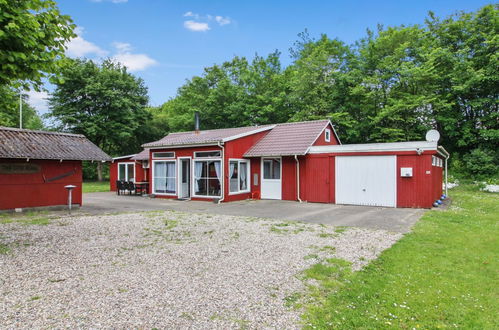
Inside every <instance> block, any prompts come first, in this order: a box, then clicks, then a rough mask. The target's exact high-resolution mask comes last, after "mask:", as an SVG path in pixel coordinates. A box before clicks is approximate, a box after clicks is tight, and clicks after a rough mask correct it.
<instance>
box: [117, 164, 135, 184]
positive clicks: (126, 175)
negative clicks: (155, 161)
mask: <svg viewBox="0 0 499 330" xmlns="http://www.w3.org/2000/svg"><path fill="white" fill-rule="evenodd" d="M130 164H132V165H133V182H135V162H119V163H118V173H116V178H117V179H118V181H123V180H121V179H120V166H121V165H124V166H125V177H126V180H124V181H126V182H128V181H130V176H129V175H128V165H130Z"/></svg>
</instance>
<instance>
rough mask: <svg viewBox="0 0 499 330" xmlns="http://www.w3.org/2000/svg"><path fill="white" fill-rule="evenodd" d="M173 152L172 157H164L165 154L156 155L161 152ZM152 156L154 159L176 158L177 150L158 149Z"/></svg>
mask: <svg viewBox="0 0 499 330" xmlns="http://www.w3.org/2000/svg"><path fill="white" fill-rule="evenodd" d="M167 152H168V153H172V154H173V156H171V157H163V156H156V154H161V153H167ZM152 158H154V159H174V158H175V151H157V152H153V153H152Z"/></svg>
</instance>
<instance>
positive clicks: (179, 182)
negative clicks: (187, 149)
mask: <svg viewBox="0 0 499 330" xmlns="http://www.w3.org/2000/svg"><path fill="white" fill-rule="evenodd" d="M186 159H188V160H189V168H190V171H189V175H190V178H189V183H190V185H189V199H191V196H193V193H194V184H193V183H192V181H193V180H194V176H193V171H192V166H193V165H194V163H193V162H192V157H191V156H182V157H178V158H177V161H178V166H177V192H176V193H177V194H178V195H179V198H181V197H180V185H181V184H182V183H181V181H182V178H181V177H180V167H181V165H182V160H186Z"/></svg>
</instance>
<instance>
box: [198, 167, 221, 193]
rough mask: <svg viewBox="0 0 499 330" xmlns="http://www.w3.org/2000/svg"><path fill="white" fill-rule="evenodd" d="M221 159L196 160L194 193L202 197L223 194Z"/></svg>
mask: <svg viewBox="0 0 499 330" xmlns="http://www.w3.org/2000/svg"><path fill="white" fill-rule="evenodd" d="M220 166H221V161H219V160H195V161H194V195H195V196H202V197H220V196H221V189H220V188H221V179H222V172H221V167H220Z"/></svg>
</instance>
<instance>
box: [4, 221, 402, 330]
mask: <svg viewBox="0 0 499 330" xmlns="http://www.w3.org/2000/svg"><path fill="white" fill-rule="evenodd" d="M400 237H401V234H395V233H389V232H386V231H382V230H368V229H356V228H349V229H345V228H335V227H330V226H325V225H319V224H304V223H282V222H279V221H275V220H264V219H257V218H245V217H234V216H227V215H214V216H210V215H203V214H184V213H179V212H171V211H168V212H147V213H135V214H119V215H107V216H86V217H66V218H59V219H55V220H52V221H51V223H50V224H48V225H43V226H42V225H26V224H22V223H19V222H12V223H4V224H1V223H0V243H2V244H4V245H7V246H9V247H10V249H11V250H10V252H8V253H7V254H0V324H2V327H4V328H5V327H6V328H49V327H57V328H61V327H69V328H74V327H83V328H88V327H92V328H111V327H112V328H132V327H133V328H137V327H139V328H149V329H150V328H191V329H206V328H210V329H213V328H220V329H227V328H279V329H284V328H286V329H292V328H300V311H299V310H296V309H293V308H290V307H287V306H286V303H285V302H286V297H289V296H290V295H292V294H293V293H296V292H300V291H303V290H304V288H305V284H304V282H303V280H302V279H300V276H299V275H300V272H301V271H302V270H304V269H305V268H307V267H309V266H311V265H312V264H314V263H317V262H318V260H320V259H321V258H326V257H335V258H341V259H345V260H348V261H350V262H352V267H353V268H354V269H359V268H360V267H362V266H363V265H364V264H366V263H368V262H369V260H372V259H373V258H375V257H376V256H377V255H378V254H379V253H380V252H381V251H382V250H384V249H386V248H388V247H389V246H391V245H392V244H393V243H394V242H395V241H396V240H398V239H399V238H400ZM324 247H329V248H324ZM331 247H332V248H331ZM310 255H316V256H317V257H318V259H317V258H316V257H314V258H311V257H310ZM307 256H308V257H307Z"/></svg>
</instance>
